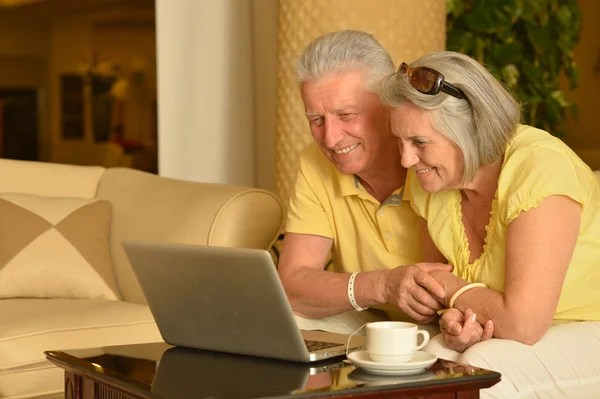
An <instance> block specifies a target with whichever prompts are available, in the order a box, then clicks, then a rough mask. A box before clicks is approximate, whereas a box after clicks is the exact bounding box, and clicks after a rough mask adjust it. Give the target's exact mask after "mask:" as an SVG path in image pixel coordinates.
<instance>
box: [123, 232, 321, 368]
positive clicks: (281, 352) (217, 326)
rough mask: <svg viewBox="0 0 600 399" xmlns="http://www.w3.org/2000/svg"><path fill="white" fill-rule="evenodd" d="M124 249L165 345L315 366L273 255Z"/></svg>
mask: <svg viewBox="0 0 600 399" xmlns="http://www.w3.org/2000/svg"><path fill="white" fill-rule="evenodd" d="M123 247H124V249H125V252H126V253H127V255H128V257H129V260H130V262H131V265H132V268H133V270H134V272H135V274H136V277H137V278H138V281H139V283H140V285H141V287H142V291H143V292H144V295H145V296H146V299H147V301H148V305H149V307H150V310H151V312H152V315H153V316H154V319H155V320H156V324H157V325H158V328H159V330H160V332H161V335H162V337H163V339H164V340H165V342H167V343H169V344H171V345H177V346H184V347H190V348H197V349H208V350H213V351H219V352H229V353H237V354H244V355H253V356H262V357H269V358H278V359H284V360H292V361H299V362H308V361H309V360H310V356H309V353H308V351H307V349H306V346H305V344H304V340H303V338H302V335H301V334H300V330H299V329H298V327H297V324H296V321H295V319H294V315H293V313H292V309H291V307H290V305H289V302H288V300H287V298H286V295H285V292H284V290H283V287H282V285H281V282H280V280H279V276H278V275H277V271H276V270H275V265H274V264H273V260H272V258H271V255H270V254H269V253H268V252H267V251H265V250H260V249H242V248H220V247H210V246H197V245H183V244H168V243H155V242H145V241H133V240H125V241H123Z"/></svg>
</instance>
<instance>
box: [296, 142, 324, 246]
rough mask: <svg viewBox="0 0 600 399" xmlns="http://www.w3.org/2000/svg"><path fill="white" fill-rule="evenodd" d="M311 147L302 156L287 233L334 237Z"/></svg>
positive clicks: (316, 163) (322, 186) (322, 185)
mask: <svg viewBox="0 0 600 399" xmlns="http://www.w3.org/2000/svg"><path fill="white" fill-rule="evenodd" d="M309 150H310V147H309V149H307V150H306V151H304V152H303V154H302V156H301V158H300V168H299V170H298V174H297V176H296V184H295V186H294V192H293V194H292V196H291V198H290V202H289V207H288V212H287V218H286V223H285V232H286V233H299V234H314V235H320V236H324V237H329V238H333V232H332V230H331V226H330V224H329V219H328V217H327V213H326V212H325V209H324V206H323V203H322V201H323V200H325V199H326V198H327V196H326V195H325V188H324V184H323V181H322V179H321V177H320V175H321V174H320V173H319V170H318V162H315V161H314V159H312V158H313V157H311V156H310V155H311V153H310V151H309Z"/></svg>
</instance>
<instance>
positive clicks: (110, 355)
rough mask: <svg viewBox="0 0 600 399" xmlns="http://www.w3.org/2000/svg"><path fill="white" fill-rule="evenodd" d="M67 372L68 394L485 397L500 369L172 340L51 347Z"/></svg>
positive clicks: (180, 398) (122, 397)
mask: <svg viewBox="0 0 600 399" xmlns="http://www.w3.org/2000/svg"><path fill="white" fill-rule="evenodd" d="M46 357H47V358H48V360H50V361H51V362H53V363H54V364H56V365H57V366H59V367H61V368H63V369H64V370H65V398H68V399H71V398H78V399H79V398H85V399H87V398H89V399H104V398H106V399H108V398H111V399H130V398H161V399H171V398H173V399H186V398H202V397H221V398H257V397H264V398H268V397H278V398H281V397H283V398H316V397H328V396H336V397H342V398H350V397H352V398H360V397H364V398H384V397H385V398H390V397H393V398H432V399H433V398H435V399H446V398H448V399H450V398H460V399H467V398H479V390H480V389H485V388H488V387H491V386H492V385H494V384H496V383H497V382H499V381H500V374H499V373H497V372H494V371H489V370H484V369H480V368H475V367H470V366H465V365H462V364H458V363H454V362H449V361H446V360H441V359H440V360H438V361H437V363H435V364H434V365H433V366H432V367H430V368H429V369H428V370H426V371H424V372H423V373H420V374H418V375H412V376H376V375H372V374H368V373H366V372H364V371H362V370H361V369H360V368H356V367H354V366H353V365H352V364H350V363H348V362H347V361H344V360H343V359H340V358H337V359H333V360H329V361H323V362H319V363H316V364H298V363H293V362H284V361H278V360H270V359H262V358H256V357H250V356H237V355H228V354H223V353H216V352H208V351H199V350H192V349H185V348H177V347H172V346H170V345H167V344H165V343H153V344H140V345H125V346H114V347H105V348H92V349H80V350H70V351H48V352H46Z"/></svg>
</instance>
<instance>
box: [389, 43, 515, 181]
mask: <svg viewBox="0 0 600 399" xmlns="http://www.w3.org/2000/svg"><path fill="white" fill-rule="evenodd" d="M410 66H411V67H419V66H423V67H428V68H432V69H435V70H436V71H438V72H440V73H441V74H442V75H444V78H445V79H446V80H447V81H448V82H449V83H451V84H453V85H454V86H456V87H458V88H460V89H461V90H462V91H463V92H464V93H465V95H466V97H467V99H468V101H465V100H464V99H458V98H455V97H452V96H450V95H447V94H445V93H442V92H440V94H438V95H434V96H432V95H428V94H423V93H420V92H418V91H417V90H416V89H414V88H413V87H412V86H411V85H410V84H409V83H408V79H407V78H406V77H405V76H402V75H399V74H396V73H395V74H392V75H389V76H388V77H386V78H385V79H383V81H382V82H381V85H380V87H379V95H380V97H381V101H382V102H383V103H384V104H386V105H389V106H392V107H395V108H398V107H400V106H401V105H402V104H404V103H406V102H410V103H412V104H414V105H416V106H417V107H419V108H421V109H423V110H428V111H432V112H431V114H430V117H431V123H432V125H433V127H434V128H435V129H437V130H438V131H439V132H440V133H442V134H444V135H445V136H446V137H447V138H449V139H450V140H452V141H454V142H455V143H456V145H457V146H458V147H459V148H460V150H461V151H462V153H463V157H464V162H465V166H464V174H463V183H465V184H466V183H469V182H471V181H472V180H473V178H474V177H475V172H476V171H477V169H478V168H479V167H480V166H483V165H489V164H491V163H493V162H495V161H497V160H498V159H500V157H502V155H503V154H504V151H505V149H506V145H507V144H508V141H509V140H510V139H511V138H512V136H513V134H514V133H515V131H516V129H517V125H518V124H519V122H520V120H521V106H520V104H519V103H518V102H517V101H516V100H515V99H514V97H513V96H512V95H511V94H510V93H509V92H508V90H507V89H506V88H505V87H504V86H503V85H502V84H501V83H500V82H499V81H498V80H497V79H496V78H495V77H494V76H493V75H492V74H491V73H490V72H489V71H488V70H487V69H486V68H485V67H484V66H482V65H481V64H480V63H478V62H477V61H475V60H474V59H472V58H471V57H468V56H466V55H463V54H460V53H456V52H452V51H440V52H436V53H431V54H428V55H426V56H424V57H422V58H420V59H418V60H417V61H415V62H413V63H412V64H411V65H410Z"/></svg>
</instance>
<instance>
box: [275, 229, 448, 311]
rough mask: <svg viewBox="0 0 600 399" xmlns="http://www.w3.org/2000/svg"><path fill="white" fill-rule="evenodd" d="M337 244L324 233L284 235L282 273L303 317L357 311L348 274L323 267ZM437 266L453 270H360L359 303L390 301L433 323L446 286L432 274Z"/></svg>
mask: <svg viewBox="0 0 600 399" xmlns="http://www.w3.org/2000/svg"><path fill="white" fill-rule="evenodd" d="M332 244H333V241H332V240H331V239H330V238H327V237H322V236H316V235H309V234H295V233H287V234H286V235H285V238H284V241H283V249H282V252H281V257H280V259H279V267H278V270H279V276H280V278H281V281H282V283H283V286H284V288H285V290H286V293H287V296H288V299H289V301H290V304H291V306H292V309H293V310H294V312H295V313H296V314H297V315H299V316H303V317H307V318H321V317H327V316H332V315H336V314H339V313H343V312H346V311H349V310H352V305H351V304H350V302H349V300H348V292H347V289H348V279H349V274H346V273H331V272H326V271H324V270H323V269H324V267H325V262H326V259H327V255H328V254H329V251H330V250H331V247H332ZM434 270H444V271H449V270H451V267H449V266H447V265H441V264H418V265H407V266H399V267H396V268H394V269H392V270H377V271H371V272H363V273H359V274H358V275H357V276H356V280H355V284H354V296H355V299H356V302H357V303H358V305H359V306H361V307H369V306H373V305H380V304H387V303H389V304H392V305H394V306H396V307H398V308H399V309H400V310H402V311H404V312H405V313H406V314H407V315H408V316H410V317H411V318H413V319H415V320H416V321H420V322H423V321H429V320H430V319H431V318H432V317H434V316H435V314H436V311H437V310H438V309H440V308H441V305H440V303H439V302H440V301H441V299H442V298H443V297H444V289H443V287H442V286H441V285H440V284H438V283H437V281H435V279H433V278H432V277H431V276H429V272H431V271H434ZM431 293H433V294H434V295H432V294H431Z"/></svg>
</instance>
